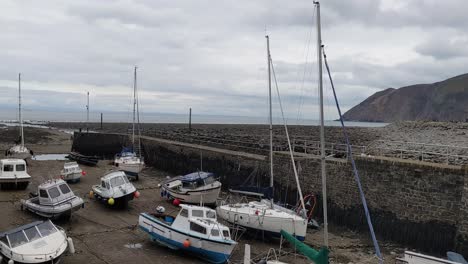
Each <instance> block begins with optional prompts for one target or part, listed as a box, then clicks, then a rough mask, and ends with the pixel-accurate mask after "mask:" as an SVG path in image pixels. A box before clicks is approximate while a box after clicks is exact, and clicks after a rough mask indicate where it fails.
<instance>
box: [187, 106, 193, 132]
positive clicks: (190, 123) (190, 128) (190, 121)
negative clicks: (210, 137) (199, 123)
mask: <svg viewBox="0 0 468 264" xmlns="http://www.w3.org/2000/svg"><path fill="white" fill-rule="evenodd" d="M188 129H189V132H192V108H191V107H190V109H189V124H188Z"/></svg>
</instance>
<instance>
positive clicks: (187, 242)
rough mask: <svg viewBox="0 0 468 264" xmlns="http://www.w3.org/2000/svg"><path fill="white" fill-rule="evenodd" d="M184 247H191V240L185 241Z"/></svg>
mask: <svg viewBox="0 0 468 264" xmlns="http://www.w3.org/2000/svg"><path fill="white" fill-rule="evenodd" d="M183 245H184V248H188V247H190V240H188V239H185V240H184V243H183Z"/></svg>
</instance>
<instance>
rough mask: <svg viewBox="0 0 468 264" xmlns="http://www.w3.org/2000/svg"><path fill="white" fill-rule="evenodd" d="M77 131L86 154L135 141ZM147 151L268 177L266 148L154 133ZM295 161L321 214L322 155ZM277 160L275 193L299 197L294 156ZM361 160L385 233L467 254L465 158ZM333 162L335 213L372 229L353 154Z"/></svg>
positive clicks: (224, 175) (183, 167) (236, 176)
mask: <svg viewBox="0 0 468 264" xmlns="http://www.w3.org/2000/svg"><path fill="white" fill-rule="evenodd" d="M77 134H78V133H75V136H74V142H73V148H74V150H75V151H78V152H81V153H83V154H86V155H98V156H103V157H104V156H113V154H115V153H117V152H119V151H120V149H121V147H122V146H123V145H124V144H128V138H126V137H125V136H123V135H119V134H97V133H96V134H95V133H93V134H92V133H89V134H87V135H86V136H83V134H85V133H81V134H79V135H77ZM75 143H76V144H75ZM112 151H115V152H113V153H111V152H112ZM142 152H143V154H144V157H145V162H146V163H147V164H148V165H150V166H154V167H156V168H158V169H161V170H164V171H167V172H169V173H173V174H183V173H188V172H193V171H196V170H199V169H203V170H205V171H212V172H214V173H216V174H217V175H219V176H220V178H221V181H222V183H223V186H234V185H239V184H245V183H246V181H247V180H249V179H250V183H255V184H260V185H263V186H266V185H268V183H269V163H268V157H266V156H264V155H257V154H251V153H245V152H240V151H233V150H225V149H220V148H213V147H208V146H200V145H193V144H189V143H183V142H177V141H170V140H164V139H156V138H150V137H142ZM295 162H296V166H297V168H298V170H299V177H300V182H301V186H302V190H303V193H304V194H309V193H310V194H314V195H315V196H316V197H317V198H318V203H317V207H316V209H315V214H316V215H317V217H319V218H320V217H322V208H321V196H320V195H321V188H322V186H321V174H320V159H319V157H317V156H313V155H304V154H299V153H296V157H295ZM274 164H275V170H274V171H275V197H276V199H277V200H278V201H282V202H286V203H289V204H295V202H296V197H297V196H296V192H295V190H296V188H295V181H294V174H293V170H292V165H291V160H290V157H289V156H288V154H287V153H282V152H277V153H275V155H274ZM356 165H357V168H358V170H359V173H360V178H361V183H362V187H363V190H364V193H365V195H366V198H367V203H368V206H369V209H370V213H371V216H372V221H373V224H374V229H375V233H376V235H377V237H378V238H379V239H384V240H389V241H394V242H398V243H401V244H402V245H405V246H408V247H411V248H415V249H417V250H419V251H423V252H427V253H433V254H441V255H444V254H445V252H446V251H447V250H456V251H458V252H460V253H462V254H463V255H464V256H468V182H467V181H466V180H465V178H466V175H467V174H468V169H467V167H466V166H465V167H463V166H452V165H443V164H435V163H428V162H421V161H409V160H402V159H394V158H385V157H368V156H359V157H356ZM326 170H327V177H328V178H327V190H328V199H327V202H328V218H329V221H330V222H331V223H333V224H336V225H341V226H346V227H348V228H351V229H353V230H356V231H358V232H360V233H362V234H368V227H367V223H366V219H365V214H364V210H363V208H362V203H361V200H360V196H359V192H358V187H357V184H356V181H355V179H354V176H353V173H352V167H351V164H350V162H349V161H348V160H346V159H337V158H329V159H327V165H326ZM253 176H254V177H253ZM252 181H253V182H252Z"/></svg>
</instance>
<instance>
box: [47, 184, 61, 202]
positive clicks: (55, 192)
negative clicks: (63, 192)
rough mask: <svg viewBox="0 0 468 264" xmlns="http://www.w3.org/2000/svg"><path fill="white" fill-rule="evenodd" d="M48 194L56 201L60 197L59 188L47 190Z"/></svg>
mask: <svg viewBox="0 0 468 264" xmlns="http://www.w3.org/2000/svg"><path fill="white" fill-rule="evenodd" d="M47 192H49V195H50V198H51V199H55V198H57V197H59V196H60V192H59V190H58V189H57V187H52V188H50V189H49V190H47Z"/></svg>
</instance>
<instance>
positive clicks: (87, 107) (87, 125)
mask: <svg viewBox="0 0 468 264" xmlns="http://www.w3.org/2000/svg"><path fill="white" fill-rule="evenodd" d="M86 128H87V129H89V91H88V93H87V95H86Z"/></svg>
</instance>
